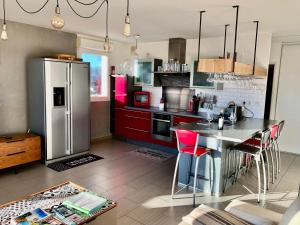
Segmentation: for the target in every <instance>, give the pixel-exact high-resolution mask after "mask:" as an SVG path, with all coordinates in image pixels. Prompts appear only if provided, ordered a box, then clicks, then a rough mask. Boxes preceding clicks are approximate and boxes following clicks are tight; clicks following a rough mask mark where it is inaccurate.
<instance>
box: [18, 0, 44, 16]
mask: <svg viewBox="0 0 300 225" xmlns="http://www.w3.org/2000/svg"><path fill="white" fill-rule="evenodd" d="M16 2H17V4H18V5H19V6H20V8H21V9H22V10H23V11H24V12H26V13H28V14H35V13H38V12H40V11H42V10H43V9H44V8H45V6H46V5H47V4H48V3H49V0H46V2H45V3H44V4H43V5H42V6H41V8H39V9H37V10H34V11H29V10H27V9H25V8H24V7H23V6H22V5H21V3H20V2H19V0H16Z"/></svg>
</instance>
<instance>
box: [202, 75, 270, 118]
mask: <svg viewBox="0 0 300 225" xmlns="http://www.w3.org/2000/svg"><path fill="white" fill-rule="evenodd" d="M266 82H267V80H266V79H258V80H255V81H254V82H253V84H254V86H255V87H256V88H253V87H247V86H246V87H245V86H244V85H242V84H241V83H239V82H237V83H235V84H224V88H223V90H220V91H216V90H209V89H196V93H199V92H204V93H210V94H214V95H216V96H217V99H218V102H217V106H219V107H226V105H227V104H228V103H229V102H230V101H235V102H236V103H237V104H238V105H243V102H244V101H245V102H246V107H247V108H249V109H250V110H251V111H252V112H253V113H254V117H255V118H263V117H264V109H265V95H266ZM245 116H251V113H249V112H247V111H246V112H245Z"/></svg>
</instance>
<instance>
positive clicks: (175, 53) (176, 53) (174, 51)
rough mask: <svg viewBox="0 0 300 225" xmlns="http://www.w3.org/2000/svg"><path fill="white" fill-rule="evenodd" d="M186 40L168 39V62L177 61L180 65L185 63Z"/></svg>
mask: <svg viewBox="0 0 300 225" xmlns="http://www.w3.org/2000/svg"><path fill="white" fill-rule="evenodd" d="M185 55H186V39H184V38H170V39H169V57H168V58H169V60H170V59H174V60H175V61H176V60H178V61H179V63H180V64H184V63H185Z"/></svg>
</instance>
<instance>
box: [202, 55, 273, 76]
mask: <svg viewBox="0 0 300 225" xmlns="http://www.w3.org/2000/svg"><path fill="white" fill-rule="evenodd" d="M197 70H198V71H199V72H203V73H233V72H234V73H235V74H236V75H238V76H254V77H256V76H257V77H259V76H267V69H265V68H263V67H259V66H256V67H255V70H254V75H253V65H251V64H246V63H241V62H235V66H234V71H233V59H200V65H198V68H197Z"/></svg>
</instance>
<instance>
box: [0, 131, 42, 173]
mask: <svg viewBox="0 0 300 225" xmlns="http://www.w3.org/2000/svg"><path fill="white" fill-rule="evenodd" d="M38 160H41V138H40V137H39V136H37V135H34V134H15V135H9V136H1V137H0V169H4V168H9V167H13V166H17V165H21V164H24V163H29V162H33V161H38Z"/></svg>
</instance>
